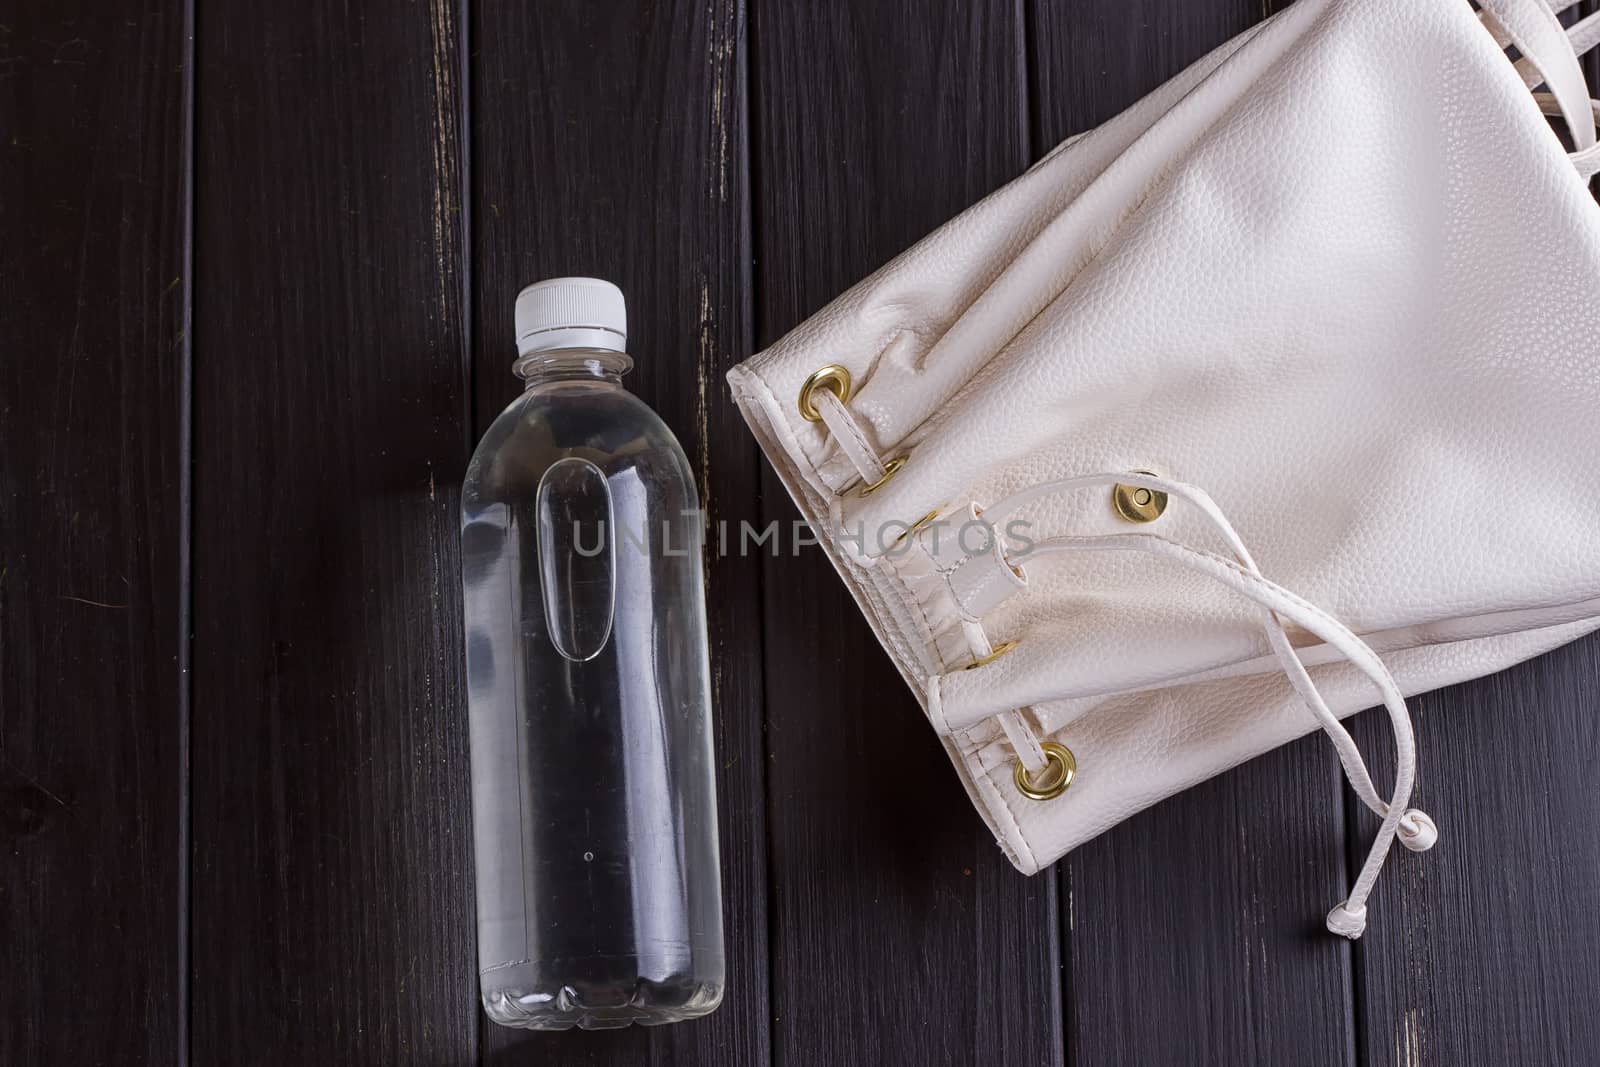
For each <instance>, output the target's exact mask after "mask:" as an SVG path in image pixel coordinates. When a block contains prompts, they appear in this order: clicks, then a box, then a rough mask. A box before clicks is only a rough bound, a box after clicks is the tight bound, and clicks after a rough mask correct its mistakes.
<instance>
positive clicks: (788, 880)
mask: <svg viewBox="0 0 1600 1067" xmlns="http://www.w3.org/2000/svg"><path fill="white" fill-rule="evenodd" d="M752 19H753V21H752V40H753V54H754V56H755V61H754V66H753V85H752V100H751V107H752V114H753V120H752V121H753V124H754V131H755V133H754V144H753V154H752V155H753V166H754V171H753V173H754V176H755V179H756V184H755V201H754V217H755V227H756V237H757V246H756V251H757V258H756V264H757V266H756V274H755V285H756V295H757V308H758V311H757V321H758V324H759V326H758V331H757V333H758V339H759V340H760V341H761V342H762V343H763V344H765V343H770V342H772V341H773V340H775V339H776V338H777V337H778V336H779V335H781V334H782V333H783V332H784V331H785V330H787V329H788V328H789V327H791V326H793V325H795V324H796V323H797V322H799V321H800V320H801V319H802V318H804V317H805V316H806V315H808V314H810V313H811V312H813V311H815V310H816V309H817V308H819V307H820V306H821V305H822V304H823V303H825V302H826V301H827V300H829V299H830V298H832V297H833V296H834V295H835V294H837V293H838V292H840V291H841V290H843V289H845V288H846V287H848V286H849V285H851V284H852V283H854V282H855V281H857V280H858V279H860V278H861V277H862V276H864V275H865V274H867V273H868V272H869V271H871V270H872V269H873V268H875V267H877V266H878V265H879V264H881V263H883V262H884V261H885V260H887V259H888V258H890V257H891V256H893V255H894V254H895V253H897V252H900V251H901V250H903V249H904V248H905V247H906V246H907V245H909V244H910V243H911V242H912V241H914V240H916V239H917V238H919V237H921V236H922V235H923V234H924V233H926V232H927V231H928V230H930V229H932V228H934V227H935V226H937V225H938V224H940V223H942V222H944V221H945V220H946V219H947V218H949V217H950V216H951V215H953V214H955V213H956V212H957V211H959V210H960V209H962V208H963V207H965V206H967V205H968V204H969V203H971V202H972V201H973V200H975V199H977V198H978V197H979V196H981V195H983V194H984V193H986V192H988V191H989V190H991V189H993V188H995V187H996V186H998V185H1000V184H1001V183H1003V182H1004V181H1006V180H1008V179H1010V178H1011V177H1013V176H1015V175H1016V174H1017V173H1019V172H1020V171H1021V170H1022V168H1023V167H1024V165H1025V164H1026V162H1027V158H1028V135H1027V126H1026V116H1027V107H1026V99H1027V98H1026V92H1027V83H1026V74H1025V71H1024V68H1023V24H1022V11H1021V7H1020V5H1018V4H1015V3H1009V2H1003V0H991V2H982V3H973V4H961V5H957V4H945V3H938V2H931V0H930V2H923V0H899V2H887V3H878V4H865V5H864V4H856V3H849V2H845V0H830V2H827V3H815V4H779V3H768V4H763V5H761V6H759V7H758V8H757V9H756V11H755V13H754V15H753V17H752ZM765 514H766V516H767V517H769V518H771V519H777V520H780V521H781V522H783V523H784V524H785V529H786V530H787V527H788V524H789V523H790V521H791V520H792V519H793V518H794V517H795V515H796V513H795V511H794V509H793V507H792V505H791V504H790V502H789V500H788V499H787V497H786V495H785V493H784V490H783V489H782V488H781V486H780V485H779V483H778V482H777V480H776V479H775V477H773V476H772V475H771V474H770V472H769V474H768V476H767V479H766V504H765ZM783 543H784V546H785V547H784V552H783V554H782V555H781V557H780V558H776V559H769V560H768V561H767V574H766V624H767V639H766V644H767V671H768V674H767V734H768V755H769V761H770V762H769V781H770V790H769V810H768V826H769V833H770V838H771V850H772V853H771V867H772V872H773V874H772V884H773V901H772V907H773V964H772V967H773V1013H774V1024H773V1025H774V1040H775V1044H776V1046H777V1048H778V1050H779V1053H778V1056H777V1058H778V1059H779V1060H780V1061H782V1062H786V1063H796V1064H812V1063H917V1064H928V1065H937V1064H970V1063H975V1062H993V1063H1005V1064H1039V1063H1056V1062H1059V1060H1060V1057H1061V1027H1060V1013H1059V1004H1060V1000H1059V997H1060V988H1059V961H1058V957H1057V939H1056V923H1057V918H1056V910H1057V909H1056V901H1055V885H1054V882H1053V880H1052V879H1051V878H1050V877H1048V876H1046V877H1042V878H1034V879H1027V878H1024V877H1023V876H1021V875H1019V874H1017V873H1016V872H1015V871H1014V870H1013V869H1012V868H1011V867H1010V865H1009V864H1008V863H1007V862H1006V860H1005V859H1004V857H1003V856H1002V855H1001V853H1000V851H999V850H998V849H997V848H996V846H995V844H994V842H993V839H992V838H991V837H990V835H989V833H988V831H987V830H986V829H985V828H984V827H983V825H982V824H981V822H980V821H979V819H978V817H977V815H976V814H975V813H974V812H973V810H972V808H971V805H970V804H969V803H968V802H967V800H966V797H965V795H964V793H963V791H962V789H961V787H960V785H959V783H958V781H957V778H956V776H955V774H954V772H953V771H952V769H951V767H950V765H949V760H948V758H947V757H946V756H945V754H944V752H943V750H942V749H941V747H940V746H939V744H938V742H937V740H936V739H935V738H934V736H933V734H932V731H931V730H929V728H928V724H927V721H926V719H925V718H924V717H923V715H922V712H921V710H920V709H919V708H918V707H917V705H916V702H915V701H914V700H913V699H912V698H911V696H910V695H909V694H908V693H907V692H906V691H905V687H904V686H903V684H902V683H901V682H900V679H899V678H898V676H897V675H896V674H895V671H894V669H893V668H892V666H891V665H890V664H889V662H888V660H887V659H886V658H885V657H884V655H883V653H882V652H881V650H880V649H879V648H878V646H877V643H876V641H874V639H873V637H872V635H871V633H870V631H869V630H868V628H867V626H866V624H865V622H864V621H863V620H862V618H861V617H860V613H859V612H858V611H857V610H856V609H855V607H854V605H853V604H852V603H851V602H850V599H849V596H848V595H847V593H846V592H845V590H844V588H843V587H842V585H841V584H840V582H839V581H838V579H837V578H836V576H835V575H834V574H833V573H831V570H830V567H829V565H828V563H827V562H826V560H825V559H824V557H823V556H822V555H821V553H820V552H818V551H816V550H814V549H808V550H804V551H803V553H802V554H800V555H799V556H798V557H796V556H793V555H791V554H790V553H789V551H788V549H789V546H790V545H791V538H790V537H789V535H788V534H787V533H785V534H784V538H783Z"/></svg>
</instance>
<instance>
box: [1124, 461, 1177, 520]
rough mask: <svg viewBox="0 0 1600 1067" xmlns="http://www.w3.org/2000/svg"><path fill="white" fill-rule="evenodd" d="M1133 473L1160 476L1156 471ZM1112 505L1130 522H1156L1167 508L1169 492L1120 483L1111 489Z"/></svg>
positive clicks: (1153, 476)
mask: <svg viewBox="0 0 1600 1067" xmlns="http://www.w3.org/2000/svg"><path fill="white" fill-rule="evenodd" d="M1133 473H1135V474H1148V475H1149V476H1150V477H1152V478H1155V477H1159V476H1158V475H1157V474H1156V473H1155V472H1154V471H1134V472H1133ZM1111 506H1112V507H1114V508H1116V509H1117V514H1118V515H1121V516H1122V517H1123V518H1124V519H1126V520H1128V521H1129V522H1155V521H1156V520H1157V519H1159V518H1160V517H1161V513H1162V512H1163V511H1166V510H1167V494H1165V493H1162V492H1158V491H1157V490H1155V489H1146V488H1144V487H1143V486H1139V485H1122V484H1121V483H1118V484H1117V485H1115V486H1113V487H1112V490H1111Z"/></svg>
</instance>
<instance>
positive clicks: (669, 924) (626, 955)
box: [461, 278, 724, 1029]
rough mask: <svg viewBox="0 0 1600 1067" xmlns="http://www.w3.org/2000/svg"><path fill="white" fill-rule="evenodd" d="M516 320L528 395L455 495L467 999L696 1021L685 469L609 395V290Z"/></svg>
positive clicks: (713, 819) (602, 1017) (713, 928)
mask: <svg viewBox="0 0 1600 1067" xmlns="http://www.w3.org/2000/svg"><path fill="white" fill-rule="evenodd" d="M516 326H517V350H518V353H519V357H520V358H518V360H517V362H516V364H515V367H514V369H515V372H516V373H517V374H519V375H520V376H521V377H522V378H523V379H525V381H526V383H527V386H526V388H525V390H524V391H523V393H522V395H521V396H520V397H518V398H517V399H516V400H515V401H513V402H512V404H511V406H510V407H508V408H506V409H505V411H504V412H503V413H502V414H501V415H500V417H499V418H498V419H496V420H495V422H494V425H492V426H490V427H489V431H488V433H486V434H484V437H483V440H482V442H480V443H479V445H478V449H477V451H476V452H475V453H474V454H473V457H472V463H471V465H470V466H469V467H468V468H467V475H466V479H465V481H464V483H463V485H462V493H461V546H462V574H461V584H462V596H463V600H464V601H465V607H466V612H465V622H466V645H467V698H468V703H469V706H470V715H471V728H472V812H473V831H474V835H473V836H474V844H475V849H474V852H475V858H476V867H477V897H478V964H479V978H480V985H481V988H482V994H483V1006H484V1009H485V1010H486V1011H487V1012H488V1014H489V1017H490V1018H491V1019H493V1020H494V1021H495V1022H497V1023H502V1024H504V1025H506V1026H520V1027H531V1028H535V1029H565V1028H567V1027H570V1026H572V1025H574V1024H576V1025H578V1026H582V1027H585V1028H603V1027H615V1026H626V1025H628V1024H629V1023H633V1022H638V1023H645V1024H653V1023H666V1022H674V1021H676V1020H679V1019H689V1018H693V1017H695V1016H698V1015H704V1014H705V1013H707V1012H709V1011H711V1010H712V1009H713V1008H715V1007H716V1006H717V1004H718V1003H720V1002H721V1000H722V987H723V974H724V964H723V949H722V896H721V889H720V885H719V879H718V858H717V812H716V783H715V769H714V764H713V761H712V748H711V717H710V683H709V677H708V670H707V661H706V623H705V603H704V594H703V590H702V587H701V540H702V539H701V522H700V512H699V502H698V498H697V496H696V494H695V487H694V478H693V475H692V473H691V471H690V468H689V463H688V460H687V458H686V457H685V456H684V454H683V449H682V448H681V447H680V446H679V445H678V442H677V439H676V438H674V437H673V435H672V431H670V430H669V429H667V426H666V424H665V423H663V422H662V421H661V419H660V417H659V416H657V415H656V413H655V412H653V411H651V410H650V408H649V407H647V406H646V405H645V404H644V403H643V402H641V401H640V400H639V399H638V398H636V397H634V396H633V395H632V394H631V393H629V392H627V390H625V389H624V388H623V387H622V376H623V374H625V373H627V371H628V370H629V369H630V368H631V367H632V366H633V361H632V360H631V359H630V358H629V356H628V355H627V354H626V351H625V344H624V342H625V341H626V337H627V325H626V310H625V306H624V303H623V298H622V293H621V291H620V290H618V289H617V287H616V286H614V285H612V284H611V283H609V282H604V281H599V280H597V279H593V278H557V279H554V280H551V281H545V282H540V283H539V284H537V285H533V286H529V287H528V288H527V289H524V290H523V291H522V293H521V294H520V295H519V296H518V297H517V305H516Z"/></svg>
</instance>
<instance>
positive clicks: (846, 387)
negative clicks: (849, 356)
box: [800, 363, 850, 422]
mask: <svg viewBox="0 0 1600 1067" xmlns="http://www.w3.org/2000/svg"><path fill="white" fill-rule="evenodd" d="M818 389H826V390H828V391H829V392H830V393H832V394H833V395H834V396H836V397H838V398H839V403H841V404H843V403H845V402H847V401H848V400H849V399H850V372H849V371H847V370H845V369H844V368H843V367H841V366H839V365H838V364H837V363H830V364H828V365H827V366H826V367H823V368H822V369H821V370H819V371H817V373H815V374H813V375H812V376H811V377H809V378H807V379H806V384H804V385H802V386H801V387H800V417H801V418H803V419H805V420H806V421H807V422H821V421H822V412H820V411H818V410H817V403H816V392H817V390H818Z"/></svg>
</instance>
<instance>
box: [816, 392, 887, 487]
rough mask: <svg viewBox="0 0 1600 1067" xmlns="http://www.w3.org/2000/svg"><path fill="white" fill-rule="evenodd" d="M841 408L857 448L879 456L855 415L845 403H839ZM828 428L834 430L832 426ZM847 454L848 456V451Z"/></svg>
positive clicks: (880, 462) (836, 398)
mask: <svg viewBox="0 0 1600 1067" xmlns="http://www.w3.org/2000/svg"><path fill="white" fill-rule="evenodd" d="M834 399H835V400H838V399H839V398H838V397H834ZM839 407H840V408H841V409H842V410H843V411H844V413H845V415H846V416H848V417H847V418H846V419H845V429H846V431H847V433H848V435H849V437H850V440H851V441H853V442H854V443H855V445H856V447H857V448H859V449H860V450H861V451H863V452H866V453H869V454H871V455H877V452H878V450H877V448H875V447H874V446H873V445H872V443H871V442H870V441H868V440H867V435H866V434H864V433H862V432H861V424H860V423H859V422H857V421H856V418H855V416H854V415H851V414H850V409H849V408H847V407H845V406H844V402H843V401H839ZM828 428H829V429H833V427H832V426H831V425H830V426H829V427H828ZM841 447H842V446H841ZM845 454H846V455H847V456H848V455H849V453H848V451H847V452H846V453H845ZM878 462H879V465H880V466H882V463H883V461H882V460H879V461H878ZM817 473H818V474H819V475H820V474H821V473H822V472H821V471H820V470H819V471H818V472H817ZM856 473H858V474H860V473H861V472H859V471H857V472H856ZM835 492H837V490H835Z"/></svg>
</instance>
